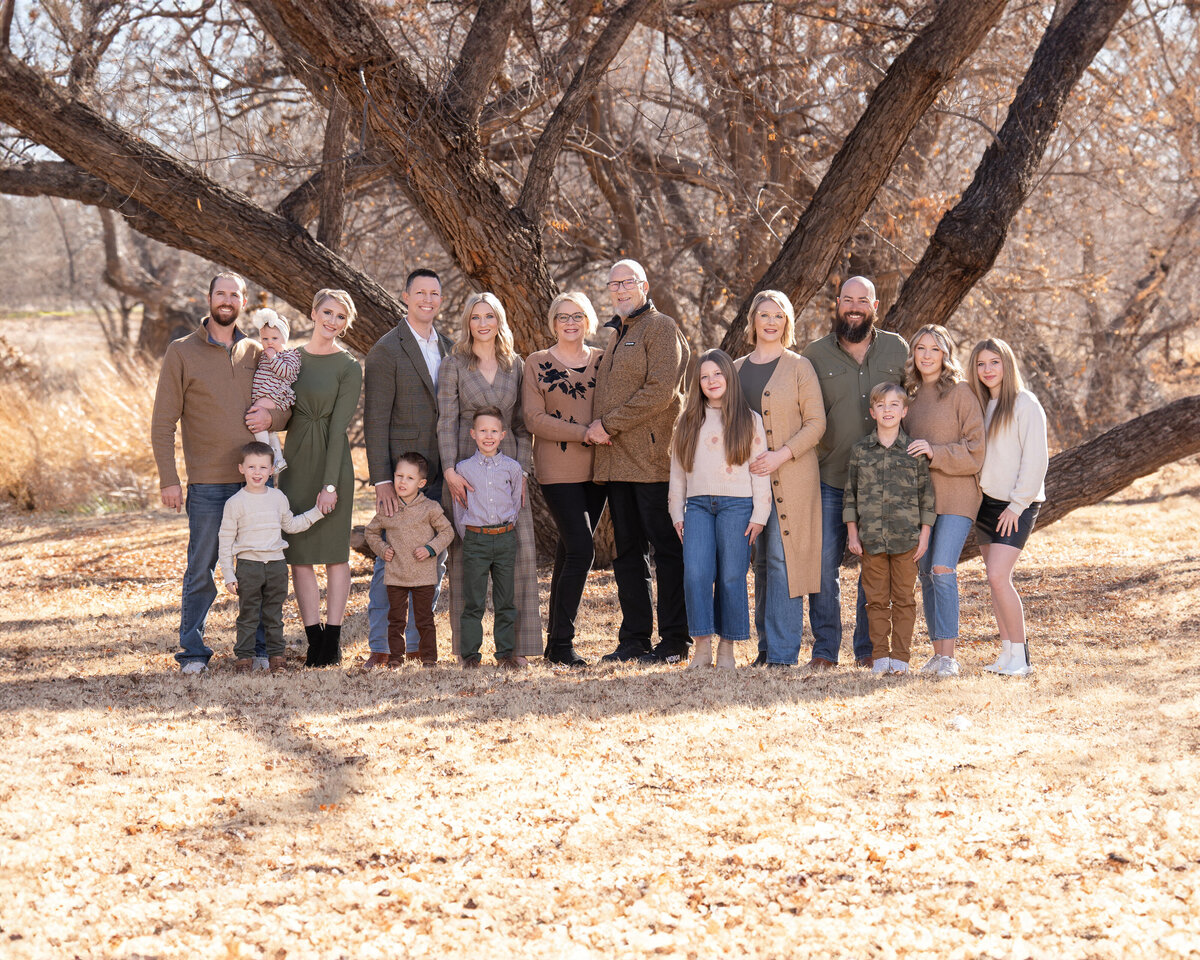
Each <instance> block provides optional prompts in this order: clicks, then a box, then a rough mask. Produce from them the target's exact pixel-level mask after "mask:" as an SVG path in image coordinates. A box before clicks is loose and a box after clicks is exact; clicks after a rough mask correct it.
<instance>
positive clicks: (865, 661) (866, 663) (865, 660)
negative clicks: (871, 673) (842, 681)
mask: <svg viewBox="0 0 1200 960" xmlns="http://www.w3.org/2000/svg"><path fill="white" fill-rule="evenodd" d="M854 665H855V666H856V667H865V668H866V669H868V670H870V669H871V668H872V667H873V666H875V658H874V657H859V658H858V659H857V660H855V661H854Z"/></svg>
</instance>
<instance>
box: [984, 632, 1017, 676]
mask: <svg viewBox="0 0 1200 960" xmlns="http://www.w3.org/2000/svg"><path fill="white" fill-rule="evenodd" d="M1011 653H1012V644H1011V643H1009V642H1008V641H1007V640H1004V641H1001V646H1000V656H998V657H997V658H996V662H995V663H989V664H985V665H984V668H983V669H984V670H987V671H989V672H990V673H999V672H1000V670H1001V668H1002V667H1005V666H1006V665H1007V664H1008V658H1009V655H1010V654H1011Z"/></svg>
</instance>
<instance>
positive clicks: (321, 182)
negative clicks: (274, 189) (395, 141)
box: [275, 149, 396, 226]
mask: <svg viewBox="0 0 1200 960" xmlns="http://www.w3.org/2000/svg"><path fill="white" fill-rule="evenodd" d="M395 173H396V169H395V167H394V166H393V163H392V155H391V154H390V153H389V152H387V151H386V150H378V149H371V150H368V151H367V152H366V153H360V154H358V155H357V156H354V157H351V158H350V159H349V160H347V161H346V162H345V184H346V186H345V189H346V194H347V195H348V196H349V195H353V194H354V193H356V192H357V191H359V190H362V189H364V188H365V187H369V186H371V185H372V184H373V183H378V182H379V181H380V180H383V179H385V178H386V177H389V176H393V175H394V174H395ZM325 180H326V174H325V169H324V168H321V169H319V170H317V171H316V173H314V174H313V175H312V176H311V177H309V178H308V179H307V180H305V181H304V182H303V183H301V184H300V185H299V186H297V187H296V188H295V189H293V190H292V192H291V193H289V194H288V195H287V196H286V197H284V198H283V199H282V200H280V201H279V204H278V206H276V207H275V212H276V213H278V214H279V215H280V216H281V217H287V218H288V219H289V220H293V221H295V222H296V223H298V224H300V225H301V226H306V225H307V224H309V223H310V222H312V221H313V220H315V219H316V218H317V217H318V216H319V215H320V212H321V197H322V196H323V195H324V192H325Z"/></svg>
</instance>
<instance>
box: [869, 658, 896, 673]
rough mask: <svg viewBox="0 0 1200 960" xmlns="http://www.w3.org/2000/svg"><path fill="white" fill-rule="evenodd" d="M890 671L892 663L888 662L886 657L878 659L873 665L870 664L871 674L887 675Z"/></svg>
mask: <svg viewBox="0 0 1200 960" xmlns="http://www.w3.org/2000/svg"><path fill="white" fill-rule="evenodd" d="M891 669H892V661H891V660H889V659H888V658H887V657H880V658H879V659H878V660H876V661H875V662H874V663H873V664H871V672H872V673H887V672H888V671H890V670H891Z"/></svg>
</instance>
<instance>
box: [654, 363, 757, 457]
mask: <svg viewBox="0 0 1200 960" xmlns="http://www.w3.org/2000/svg"><path fill="white" fill-rule="evenodd" d="M710 361H711V362H712V363H715V364H716V365H717V366H718V367H720V369H721V373H723V374H724V375H725V395H724V396H723V397H722V398H721V432H722V433H723V434H724V436H725V462H726V463H727V464H729V466H731V467H736V466H738V465H740V464H743V463H745V462H746V461H747V460H749V459H750V448H751V445H752V444H753V443H754V411H752V410H751V409H750V404H749V403H747V402H746V395H745V394H744V393H742V381H741V380H740V379H739V378H738V375H737V371H735V370H734V369H733V361H732V360H730V359H729V354H727V353H726V352H725V351H724V350H709V351H707V352H706V353H702V354H700V358H699V359H698V360H697V361H696V365H695V367H693V368H692V376H691V382H690V383H689V384H688V394H687V402H686V403H685V404H684V407H683V412H682V413H680V414H679V419H678V420H676V421H675V434H674V438H673V440H672V443H673V444H674V447H675V456H676V457H678V458H679V463H680V464H681V465H682V466H683V469H684V470H686V471H688V472H689V473H690V472H691V470H692V467H693V466H695V463H696V445H697V444H698V443H699V442H700V428H701V427H702V426H703V425H704V414H705V408H706V407H707V406H708V401H707V399H706V398H705V396H704V391H703V390H701V389H700V368H701V367H702V366H704V364H706V363H708V362H710Z"/></svg>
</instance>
